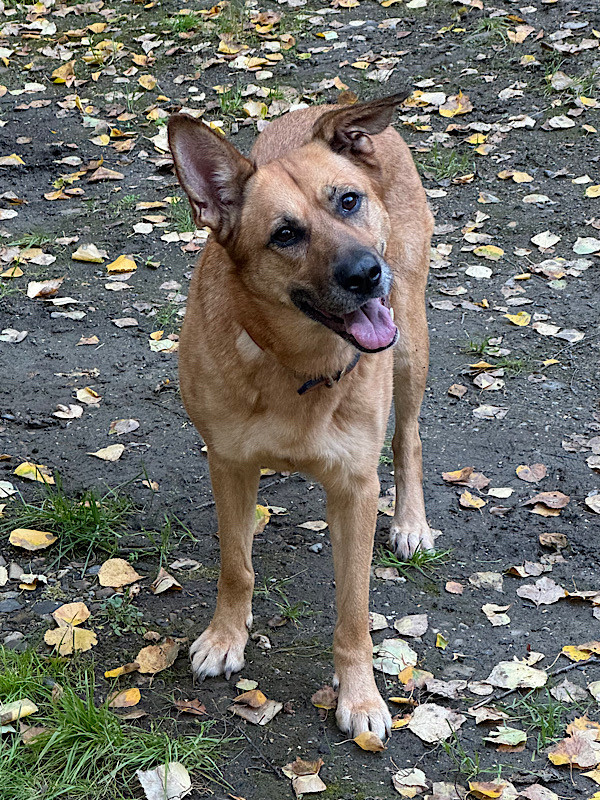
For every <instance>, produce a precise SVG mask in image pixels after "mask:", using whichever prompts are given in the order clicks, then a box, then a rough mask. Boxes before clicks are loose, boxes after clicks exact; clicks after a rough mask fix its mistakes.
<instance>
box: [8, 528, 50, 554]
mask: <svg viewBox="0 0 600 800" xmlns="http://www.w3.org/2000/svg"><path fill="white" fill-rule="evenodd" d="M57 538H58V537H57V536H55V535H54V534H53V533H48V531H36V530H32V529H31V528H15V529H14V530H13V531H11V533H10V536H9V537H8V541H9V542H10V543H11V544H12V545H13V547H22V548H23V550H29V551H30V552H34V551H36V550H44V549H45V548H46V547H50V545H51V544H54V542H55V541H56V540H57Z"/></svg>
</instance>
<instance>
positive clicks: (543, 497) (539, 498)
mask: <svg viewBox="0 0 600 800" xmlns="http://www.w3.org/2000/svg"><path fill="white" fill-rule="evenodd" d="M570 499H571V498H570V497H569V495H566V494H563V493H562V492H540V493H539V494H536V495H534V497H531V498H530V499H529V500H526V501H525V502H524V503H523V505H524V506H535V505H537V504H538V503H541V504H542V505H545V506H547V507H548V508H552V509H556V508H564V507H565V506H566V505H567V504H568V503H569V500H570Z"/></svg>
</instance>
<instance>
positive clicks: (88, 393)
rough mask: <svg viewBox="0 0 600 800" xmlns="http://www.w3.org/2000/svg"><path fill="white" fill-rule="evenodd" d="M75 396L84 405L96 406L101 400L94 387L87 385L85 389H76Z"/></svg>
mask: <svg viewBox="0 0 600 800" xmlns="http://www.w3.org/2000/svg"><path fill="white" fill-rule="evenodd" d="M75 397H76V398H77V400H79V402H80V403H84V404H85V405H86V406H96V405H98V403H99V402H100V401H101V400H102V397H101V396H100V395H99V394H98V392H96V391H94V389H91V388H90V387H89V386H86V387H85V389H77V391H76V392H75Z"/></svg>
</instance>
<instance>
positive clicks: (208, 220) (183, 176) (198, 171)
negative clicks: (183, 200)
mask: <svg viewBox="0 0 600 800" xmlns="http://www.w3.org/2000/svg"><path fill="white" fill-rule="evenodd" d="M169 147H170V148H171V153H172V154H173V161H174V162H175V171H176V173H177V178H178V180H179V183H180V184H181V186H182V188H183V189H184V191H185V193H186V194H187V196H188V199H189V201H190V204H191V206H192V211H193V215H194V222H195V223H196V225H197V226H198V227H199V228H201V227H203V226H204V225H207V226H208V227H209V228H211V229H212V231H213V232H214V234H215V236H216V238H217V240H218V241H219V242H221V243H223V242H224V241H225V240H226V239H227V238H228V236H229V235H230V234H231V232H232V231H233V230H234V228H235V226H236V223H237V220H238V217H239V213H240V209H241V206H242V202H243V195H244V187H245V185H246V181H247V180H248V178H249V177H250V176H251V175H252V173H253V172H254V167H253V165H252V164H251V163H250V161H248V159H247V158H244V156H243V155H242V154H241V153H240V152H238V150H236V148H235V147H234V146H233V145H232V144H230V143H229V142H228V141H227V140H226V139H223V138H222V137H221V136H220V135H219V134H217V133H214V132H213V131H211V130H210V128H208V127H207V126H206V125H205V124H204V123H203V122H200V121H198V120H196V119H194V118H193V117H190V116H188V115H187V114H174V115H173V116H172V117H171V119H170V120H169Z"/></svg>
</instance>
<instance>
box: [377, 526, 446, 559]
mask: <svg viewBox="0 0 600 800" xmlns="http://www.w3.org/2000/svg"><path fill="white" fill-rule="evenodd" d="M437 533H438V532H437V531H432V530H431V528H430V527H429V525H428V524H427V522H426V521H425V520H423V521H421V522H415V521H413V522H411V521H408V520H407V521H401V522H399V521H397V520H396V519H395V518H394V519H393V520H392V524H391V526H390V539H389V541H390V548H391V550H392V551H393V552H394V553H395V554H396V555H397V556H398V557H399V558H410V556H412V555H414V554H415V553H416V552H417V550H435V541H434V539H435V534H437Z"/></svg>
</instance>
